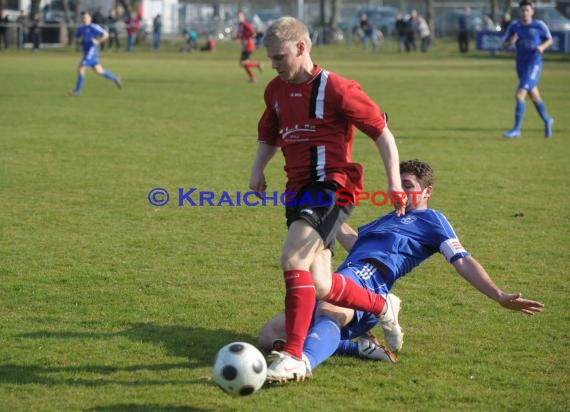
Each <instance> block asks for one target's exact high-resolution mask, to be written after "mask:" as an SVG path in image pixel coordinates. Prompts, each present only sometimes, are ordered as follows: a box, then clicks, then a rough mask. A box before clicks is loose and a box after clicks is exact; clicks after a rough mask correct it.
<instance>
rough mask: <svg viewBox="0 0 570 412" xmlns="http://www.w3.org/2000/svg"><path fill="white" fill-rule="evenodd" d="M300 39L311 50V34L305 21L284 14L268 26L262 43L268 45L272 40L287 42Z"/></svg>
mask: <svg viewBox="0 0 570 412" xmlns="http://www.w3.org/2000/svg"><path fill="white" fill-rule="evenodd" d="M300 40H302V41H304V42H305V44H306V45H307V49H308V50H311V45H312V42H311V36H310V35H309V29H307V26H305V23H303V22H302V21H301V20H298V19H296V18H294V17H289V16H286V17H281V18H279V19H277V20H275V21H274V22H273V23H272V24H271V25H270V26H269V28H268V29H267V32H266V33H265V36H264V38H263V45H264V46H265V47H268V46H269V45H271V44H272V43H274V42H277V43H287V42H298V41H300Z"/></svg>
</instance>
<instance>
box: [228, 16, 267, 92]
mask: <svg viewBox="0 0 570 412" xmlns="http://www.w3.org/2000/svg"><path fill="white" fill-rule="evenodd" d="M237 16H238V22H239V23H238V30H237V34H236V37H235V38H234V39H236V40H237V39H239V40H240V41H241V45H242V51H241V56H240V59H239V64H240V66H241V67H243V68H244V69H245V72H246V73H247V77H248V78H249V81H250V82H251V83H255V81H256V80H255V75H254V74H253V71H252V70H251V69H252V68H256V69H258V70H259V71H260V72H261V71H262V70H263V66H262V65H261V63H260V62H256V61H252V60H250V59H249V58H250V57H251V53H253V52H254V50H255V40H254V38H255V29H254V28H253V25H252V24H251V23H250V22H249V21H247V20H246V18H245V13H244V12H243V11H241V10H240V11H238V14H237Z"/></svg>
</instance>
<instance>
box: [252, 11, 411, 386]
mask: <svg viewBox="0 0 570 412" xmlns="http://www.w3.org/2000/svg"><path fill="white" fill-rule="evenodd" d="M264 44H265V46H266V48H267V57H269V59H270V60H271V65H272V68H273V69H275V70H276V71H277V75H278V76H277V77H276V78H275V79H273V80H271V81H270V82H269V84H268V85H267V88H266V90H265V95H264V98H265V105H266V107H265V111H264V113H263V115H262V117H261V120H260V121H259V128H258V140H259V146H258V150H257V155H256V159H255V162H254V165H253V167H252V172H251V178H250V184H249V186H250V188H251V189H252V190H254V191H256V192H263V191H265V189H266V187H267V185H266V181H265V175H264V169H265V167H266V166H267V164H268V162H269V161H270V160H271V158H272V157H273V156H274V155H275V153H276V152H277V149H278V148H279V147H281V149H282V152H283V155H284V157H285V170H286V172H287V180H288V181H287V185H286V190H287V192H292V193H296V194H297V199H302V198H305V195H309V196H310V197H311V198H312V199H313V202H309V203H310V204H299V202H295V203H296V205H295V206H287V208H286V218H287V225H288V227H289V230H288V233H287V237H286V239H285V244H284V246H283V249H282V252H281V268H282V270H283V277H284V280H285V289H286V291H285V331H286V336H287V342H286V344H285V347H284V349H283V351H281V352H278V357H277V358H276V359H275V360H274V361H273V362H272V363H271V364H270V365H269V367H268V379H269V380H276V381H279V380H287V379H294V378H303V377H304V376H306V374H307V369H306V364H305V362H304V361H303V360H302V354H303V343H304V341H305V338H306V336H307V331H308V329H309V326H310V324H311V317H312V313H313V307H314V304H315V298H316V299H321V300H325V301H329V302H331V303H334V304H338V305H343V306H346V307H353V308H355V309H360V310H366V311H368V312H372V313H374V314H375V315H377V316H381V314H382V313H385V312H386V311H387V308H388V306H389V305H386V304H385V302H386V300H385V299H384V298H383V297H382V296H380V295H376V294H374V293H371V292H370V291H368V290H366V289H364V288H362V287H360V286H358V285H357V284H356V283H354V282H353V281H351V280H348V279H346V278H343V277H342V276H340V275H338V274H336V273H334V274H332V276H331V273H330V252H329V251H328V249H329V248H330V247H332V245H333V242H334V239H335V237H336V233H337V231H338V228H339V227H340V225H341V224H342V223H343V222H344V221H345V220H346V218H347V217H348V216H349V215H350V213H351V211H352V209H353V206H352V204H350V205H339V204H337V202H336V200H337V198H336V193H337V191H338V190H339V189H346V191H347V192H349V193H355V192H357V191H360V190H362V180H363V174H362V167H361V166H360V165H359V164H356V163H352V160H351V148H352V142H353V140H354V126H356V127H358V128H359V129H360V130H361V131H362V132H363V133H365V134H366V135H368V136H369V137H370V138H372V139H373V140H374V142H375V143H376V146H377V147H378V149H379V150H380V153H381V156H382V159H383V162H384V167H385V171H386V176H387V179H388V189H389V192H390V193H400V194H402V196H403V193H402V188H401V185H400V175H399V173H398V163H399V158H398V150H397V147H396V143H395V139H394V136H393V135H392V133H391V132H390V130H389V129H388V126H387V124H386V116H385V115H384V114H383V113H382V112H381V111H380V109H379V108H378V106H377V105H376V104H375V103H374V102H373V101H372V100H371V99H370V97H368V96H367V95H366V94H365V93H364V92H363V91H362V89H361V88H360V86H359V85H358V84H357V83H356V82H354V81H350V80H347V79H345V78H343V77H341V76H339V75H337V74H334V73H331V72H328V71H327V70H324V69H322V68H321V67H319V66H317V65H315V64H314V63H313V61H312V59H311V56H310V51H311V39H310V36H309V31H308V30H307V27H306V26H305V25H304V24H303V22H301V21H300V20H297V19H295V18H292V17H282V18H280V19H278V20H277V21H275V22H274V23H273V24H271V26H270V27H269V28H268V30H267V32H266V34H265V37H264ZM318 199H332V201H331V202H329V203H328V204H327V205H322V203H319V201H318ZM396 211H397V214H398V215H400V214H403V213H404V205H403V202H402V204H400V203H398V204H397V205H396ZM317 273H318V274H319V276H316V274H317ZM324 273H326V275H323V274H324Z"/></svg>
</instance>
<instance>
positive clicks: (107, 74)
mask: <svg viewBox="0 0 570 412" xmlns="http://www.w3.org/2000/svg"><path fill="white" fill-rule="evenodd" d="M103 77H104V78H106V79H109V80H113V81H116V80H117V76H115V75H114V74H113V73H111V72H110V71H108V70H103Z"/></svg>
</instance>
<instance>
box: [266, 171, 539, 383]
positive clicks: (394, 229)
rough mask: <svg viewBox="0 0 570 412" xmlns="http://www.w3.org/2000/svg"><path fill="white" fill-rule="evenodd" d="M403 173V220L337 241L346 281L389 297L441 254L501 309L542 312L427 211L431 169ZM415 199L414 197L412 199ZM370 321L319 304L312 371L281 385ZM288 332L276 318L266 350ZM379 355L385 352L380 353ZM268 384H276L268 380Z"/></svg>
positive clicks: (375, 224)
mask: <svg viewBox="0 0 570 412" xmlns="http://www.w3.org/2000/svg"><path fill="white" fill-rule="evenodd" d="M400 174H401V179H402V186H403V188H404V190H405V191H406V193H408V203H407V205H408V206H407V213H406V214H405V215H403V216H398V215H397V214H396V213H394V212H391V213H389V214H387V215H385V216H383V217H381V218H379V219H377V220H374V221H372V222H370V223H368V224H366V225H364V226H362V227H360V228H359V232H358V235H357V234H356V232H354V231H353V230H352V228H351V227H350V226H348V225H347V224H343V226H342V227H341V229H340V231H339V234H338V240H339V241H340V242H341V244H342V245H343V246H344V247H345V248H346V249H347V250H350V253H349V254H348V256H347V258H346V260H345V261H344V262H343V263H342V264H341V265H340V267H339V268H338V273H339V274H340V275H341V276H342V277H343V279H344V280H346V281H350V280H351V281H354V282H356V283H358V284H360V285H362V286H363V287H365V288H367V289H368V290H370V291H371V292H374V293H380V294H384V295H386V294H387V293H389V291H390V289H392V286H393V285H394V282H395V281H396V280H397V279H399V278H401V277H403V276H404V275H406V274H407V273H409V272H410V271H411V270H412V269H413V268H415V267H416V266H418V265H419V264H421V263H422V262H423V261H425V260H426V259H427V258H429V257H430V256H432V255H433V254H435V253H436V252H440V253H441V254H442V255H443V256H444V257H445V258H446V259H447V261H448V262H449V263H451V264H452V265H453V267H454V268H455V270H456V271H457V273H459V274H460V275H461V276H462V277H463V278H464V279H465V280H467V281H468V282H469V283H470V284H471V285H473V287H475V288H476V289H477V290H479V291H480V292H481V293H483V294H484V295H485V296H487V297H489V298H491V299H492V300H494V301H496V302H497V303H499V304H500V305H501V306H503V307H505V308H507V309H511V310H514V311H518V312H522V313H525V314H527V315H534V314H535V313H538V312H541V311H542V310H543V308H544V305H543V304H542V303H540V302H536V301H533V300H528V299H523V298H522V297H521V295H520V294H519V293H506V292H504V291H502V290H501V289H500V288H499V287H497V286H496V285H495V283H494V282H493V281H492V280H491V278H490V277H489V275H488V274H487V272H486V271H485V269H484V268H483V267H482V266H481V265H480V264H479V263H478V262H477V261H476V260H475V259H474V258H473V257H472V256H470V254H469V253H468V252H467V251H466V250H465V249H464V248H463V246H461V243H460V242H459V240H458V239H457V235H456V234H455V232H454V231H453V228H452V227H451V225H450V224H449V222H448V221H447V219H446V218H445V216H444V215H443V214H441V213H440V212H438V211H436V210H434V209H430V208H429V207H428V201H429V198H430V197H431V195H432V192H433V179H434V176H433V170H432V168H431V167H430V166H429V165H428V164H426V163H423V162H420V161H418V160H411V161H406V162H402V164H401V166H400ZM418 192H419V193H421V195H418V194H417V193H418ZM412 196H414V197H415V198H414V199H412ZM327 253H328V251H327ZM323 276H327V275H326V274H324V275H323ZM388 296H389V297H392V299H390V300H393V301H394V302H393V303H394V304H393V305H392V307H393V309H394V310H393V312H389V313H388V314H386V315H385V316H384V317H381V318H380V323H381V326H382V328H383V329H384V332H385V336H386V339H387V342H388V345H389V346H390V348H391V349H393V350H399V349H400V348H401V346H402V343H403V333H402V331H401V327H400V326H399V324H398V312H399V307H400V304H399V303H400V302H399V299H397V298H396V297H395V296H393V295H388ZM371 317H372V316H371V314H369V313H365V312H361V311H355V310H352V309H346V308H342V307H339V306H335V305H331V304H330V303H327V302H322V301H321V302H318V304H317V309H316V311H315V314H314V317H313V323H312V327H311V328H310V330H309V333H308V336H307V339H306V341H305V344H304V346H303V359H304V361H305V363H306V369H307V372H306V374H305V375H304V376H288V377H287V378H288V379H281V380H280V381H281V382H283V381H286V380H292V379H297V378H301V379H303V378H304V377H306V376H311V371H312V370H313V369H314V368H316V367H317V366H318V365H319V364H321V363H322V362H324V361H325V360H326V359H327V358H329V357H330V356H331V355H333V354H334V353H335V351H337V349H338V348H339V344H341V345H343V344H346V342H341V339H347V338H349V337H351V336H358V334H362V333H364V332H366V331H367V330H368V328H371V327H372V326H373V324H372V323H371V322H370V321H369V320H370V318H371ZM284 331H285V325H284V318H283V316H277V317H275V318H273V319H271V320H270V321H269V322H267V323H266V324H265V325H264V326H263V328H262V330H261V336H260V344H261V345H262V347H267V343H268V342H271V341H272V340H275V339H280V338H282V337H283V336H284ZM377 353H378V354H379V353H380V352H379V350H377ZM278 356H280V355H278ZM364 357H365V356H364ZM377 359H379V358H377ZM268 380H269V381H276V380H277V379H272V378H271V376H269V375H268Z"/></svg>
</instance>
